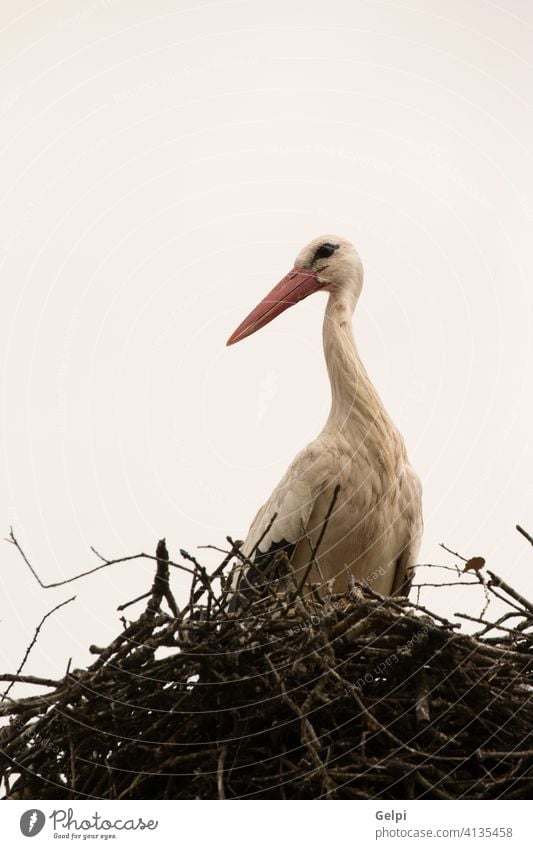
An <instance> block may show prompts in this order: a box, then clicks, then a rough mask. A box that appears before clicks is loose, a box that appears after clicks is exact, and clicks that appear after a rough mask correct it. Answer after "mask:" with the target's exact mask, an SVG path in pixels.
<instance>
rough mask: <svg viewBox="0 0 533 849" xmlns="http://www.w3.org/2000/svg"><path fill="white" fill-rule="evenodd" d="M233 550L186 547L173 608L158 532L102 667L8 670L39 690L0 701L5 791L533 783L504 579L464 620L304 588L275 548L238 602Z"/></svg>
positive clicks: (529, 616)
mask: <svg viewBox="0 0 533 849" xmlns="http://www.w3.org/2000/svg"><path fill="white" fill-rule="evenodd" d="M236 555H238V549H237V547H235V546H234V547H233V548H232V549H231V550H230V551H228V552H227V556H226V558H225V560H224V562H223V563H222V564H221V566H220V567H219V568H218V569H217V570H216V571H215V572H214V573H213V574H212V575H208V574H207V572H206V571H205V569H204V568H203V567H202V566H201V565H200V564H199V563H198V562H197V561H196V559H195V558H193V557H191V556H190V555H187V554H186V552H182V556H183V557H184V559H186V560H187V564H188V565H187V566H186V567H185V566H183V568H185V569H187V570H188V571H190V572H191V576H192V580H191V591H190V597H189V601H188V604H187V605H186V607H184V608H183V609H182V610H179V609H178V607H177V605H176V602H175V601H174V598H173V596H172V593H171V590H170V583H169V564H171V561H170V560H169V558H168V553H167V549H166V545H165V543H164V540H162V541H161V542H160V543H159V545H158V549H157V552H156V555H155V557H153V558H152V559H154V560H155V561H156V563H157V571H156V575H155V578H154V582H153V585H152V588H151V589H150V591H149V592H148V593H146V594H145V596H142V597H141V598H148V601H147V605H146V608H145V610H144V611H143V613H142V614H141V615H140V616H139V617H138V618H137V619H134V620H131V621H126V620H125V619H123V625H124V628H123V630H122V632H121V633H120V634H119V635H118V637H117V638H116V639H115V640H114V641H113V642H112V643H111V644H110V645H109V646H107V647H105V648H98V647H92V649H91V650H92V651H93V653H94V654H95V655H97V657H96V660H95V661H94V663H92V665H90V666H89V667H88V668H87V669H76V670H69V671H68V672H67V674H66V675H65V676H64V677H63V678H62V679H61V680H60V681H50V680H47V679H40V678H37V677H36V676H24V675H22V674H21V672H20V670H19V673H18V674H16V675H11V676H2V677H3V678H4V680H10V681H15V680H16V681H19V682H21V681H22V682H23V681H26V682H28V683H33V684H38V685H40V686H42V687H44V688H45V690H46V692H45V694H44V695H37V696H36V695H32V696H30V697H26V698H19V699H17V700H15V701H12V700H11V699H10V698H8V697H6V698H4V700H3V701H2V702H1V703H0V713H1V714H2V715H3V716H4V717H9V724H8V725H6V726H4V727H3V728H1V729H0V750H1V753H2V754H1V761H0V764H1V766H0V774H1V776H2V778H3V781H4V786H5V793H6V797H7V798H11V799H37V798H40V799H46V798H58V797H61V798H68V799H76V798H87V797H90V798H92V797H103V798H111V799H151V798H157V799H191V798H199V799H211V798H220V799H224V798H236V797H238V798H263V799H267V798H285V799H311V798H356V799H372V798H386V799H411V798H437V799H451V798H453V799H457V798H500V797H505V798H527V797H528V796H529V795H530V794H531V791H532V790H533V770H532V767H533V745H532V741H531V727H532V724H533V723H532V720H533V710H532V706H531V692H532V686H533V680H532V657H533V607H532V606H531V604H530V603H529V602H528V601H527V600H526V599H524V598H523V597H522V596H521V595H519V594H518V593H516V592H515V591H514V590H513V589H512V588H511V587H509V586H508V585H507V584H506V583H505V582H504V581H502V579H501V578H498V576H496V575H494V574H493V573H490V576H489V580H487V581H486V582H483V581H481V579H479V581H480V585H481V584H483V586H484V589H485V592H488V593H490V594H494V595H495V596H497V597H498V598H499V599H500V600H505V601H506V602H507V610H506V612H505V613H504V614H503V615H502V616H500V618H499V619H498V620H497V622H496V623H493V622H490V621H489V620H488V619H486V617H480V618H479V620H478V621H479V623H480V626H481V627H480V629H479V632H478V634H477V635H476V636H471V635H468V634H462V633H458V627H459V626H458V624H457V623H452V622H449V621H447V620H446V619H443V618H442V617H440V616H437V615H436V614H431V613H430V612H429V611H428V610H427V609H426V608H425V607H423V606H422V605H421V604H419V603H417V604H414V603H412V602H408V601H407V600H404V599H384V598H382V597H381V596H379V595H378V594H377V593H375V592H374V591H373V590H372V589H371V588H370V587H368V586H363V585H361V584H357V583H356V582H354V583H353V586H352V589H351V591H350V593H348V594H347V595H331V594H329V595H328V594H326V595H324V594H322V595H319V594H318V592H316V591H314V590H311V591H309V588H308V589H307V591H305V592H304V590H303V589H302V587H301V586H300V585H298V583H297V582H296V580H295V579H294V578H293V577H292V576H291V574H290V570H289V569H288V568H287V564H286V563H285V562H284V561H283V560H280V559H277V560H276V561H275V563H273V569H274V571H275V573H276V575H275V576H274V577H273V578H272V580H271V581H270V583H269V584H268V589H267V592H266V594H264V595H262V596H261V595H259V594H258V595H257V596H255V595H252V596H251V597H249V598H247V600H246V606H245V607H242V608H241V609H240V610H239V611H237V612H231V604H230V594H229V587H228V581H227V580H226V578H225V575H226V572H227V569H228V565H229V562H230V560H231V557H234V556H236ZM104 562H107V563H111V562H112V561H104ZM28 565H29V564H28ZM173 565H178V566H179V564H173ZM474 580H476V577H475V576H474ZM139 601H140V599H135V600H134V601H133V602H128V603H126V604H124V605H121V607H122V609H124V610H126V609H129V608H130V607H131V605H132V604H133V603H135V602H137V603H138V602H139ZM165 604H166V605H167V606H168V612H165V610H164V609H163V608H164V606H165Z"/></svg>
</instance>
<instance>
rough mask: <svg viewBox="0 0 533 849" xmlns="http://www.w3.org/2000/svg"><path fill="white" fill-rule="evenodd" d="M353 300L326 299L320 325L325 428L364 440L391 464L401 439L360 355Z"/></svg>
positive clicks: (338, 295)
mask: <svg viewBox="0 0 533 849" xmlns="http://www.w3.org/2000/svg"><path fill="white" fill-rule="evenodd" d="M354 307H355V303H353V302H350V300H349V298H348V296H347V295H346V294H345V293H342V292H341V293H339V292H338V290H337V291H335V292H333V293H332V294H331V295H330V296H329V299H328V303H327V306H326V313H325V316H324V325H323V340H324V355H325V358H326V365H327V369H328V374H329V380H330V384H331V410H330V414H329V417H328V420H327V422H326V425H325V428H324V431H325V432H329V433H333V434H339V433H343V434H344V435H345V436H346V437H347V438H348V439H349V440H350V442H355V444H357V445H358V444H360V443H361V442H364V443H365V445H366V446H367V448H368V449H370V450H371V454H372V455H373V456H375V457H377V458H380V462H381V463H383V464H384V465H385V466H386V467H387V466H389V465H390V460H391V452H392V449H393V444H394V443H396V441H397V439H400V440H401V437H400V436H399V434H398V432H397V430H396V428H395V426H394V425H393V423H392V421H391V419H390V418H389V416H388V414H387V412H386V410H385V408H384V406H383V403H382V401H381V399H380V397H379V395H378V394H377V392H376V390H375V389H374V387H373V385H372V383H371V381H370V378H369V377H368V374H367V372H366V369H365V367H364V365H363V363H362V362H361V359H360V357H359V354H358V351H357V348H356V345H355V341H354V337H353V332H352V315H353V311H354Z"/></svg>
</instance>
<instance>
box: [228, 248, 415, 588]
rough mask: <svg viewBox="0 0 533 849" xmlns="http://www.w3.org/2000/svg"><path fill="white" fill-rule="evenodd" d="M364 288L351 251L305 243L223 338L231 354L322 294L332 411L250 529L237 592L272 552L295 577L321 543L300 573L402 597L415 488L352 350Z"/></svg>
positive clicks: (408, 574)
mask: <svg viewBox="0 0 533 849" xmlns="http://www.w3.org/2000/svg"><path fill="white" fill-rule="evenodd" d="M362 285H363V267H362V264H361V260H360V259H359V255H358V254H357V251H356V250H355V248H354V247H353V245H352V244H351V243H350V242H348V241H347V240H346V239H342V238H339V237H338V236H321V237H320V238H317V239H313V241H312V242H310V244H309V245H307V247H305V248H304V249H303V250H302V251H301V252H300V253H299V254H298V256H297V258H296V262H295V265H294V268H293V269H292V271H290V272H289V274H287V276H286V277H284V278H283V280H282V281H281V282H280V283H278V285H277V286H275V287H274V289H272V291H271V292H270V293H269V294H268V295H267V296H266V297H265V298H264V299H263V300H262V301H261V303H260V304H259V305H258V306H257V307H256V308H255V309H254V310H252V312H251V313H250V314H249V315H248V316H247V318H245V319H244V321H243V322H242V323H241V324H240V325H239V327H238V328H237V329H236V330H235V332H234V333H233V334H232V335H231V336H230V338H229V339H228V342H227V344H228V345H233V344H235V342H239V341H240V340H241V339H244V338H245V337H246V336H250V335H251V334H252V333H255V331H256V330H259V328H261V327H264V325H265V324H268V323H269V322H270V321H272V319H274V318H276V316H278V315H280V313H282V312H283V311H284V310H286V309H288V308H289V307H291V306H293V305H294V304H296V303H298V301H301V300H303V299H304V298H306V297H307V296H308V295H311V294H313V292H319V291H322V290H323V291H326V292H327V293H328V301H327V304H326V312H325V316H324V325H323V342H324V355H325V359H326V365H327V369H328V374H329V380H330V384H331V410H330V413H329V416H328V419H327V421H326V424H325V425H324V427H323V429H322V431H321V432H320V433H319V435H318V436H317V437H316V439H314V440H313V441H312V442H310V443H309V445H307V446H306V448H304V449H303V450H302V451H300V453H299V454H298V455H297V456H296V457H295V459H294V460H293V462H292V463H291V465H290V466H289V468H288V469H287V471H286V473H285V475H284V476H283V478H282V479H281V481H280V482H279V484H278V485H277V486H276V488H275V489H274V492H273V493H272V495H271V496H270V498H269V499H268V501H266V503H265V504H264V505H263V506H262V507H261V509H260V510H259V512H258V513H257V515H256V517H255V519H254V520H253V522H252V525H251V527H250V530H249V532H248V536H247V538H246V540H245V542H244V545H243V546H242V549H241V551H242V554H244V555H245V557H246V558H247V559H248V560H249V561H250V562H252V563H253V567H252V568H250V567H246V566H243V565H239V566H237V568H236V569H235V573H234V578H233V585H232V586H233V588H234V589H235V590H237V589H238V591H239V592H241V591H243V592H245V591H246V588H247V586H248V587H249V585H250V584H255V585H257V584H258V583H260V582H261V564H262V563H263V564H264V562H265V556H266V555H268V557H270V556H271V555H272V554H273V553H274V552H276V551H285V552H286V553H287V556H288V557H289V559H290V562H291V566H292V568H293V569H294V570H295V571H296V572H297V579H298V575H299V576H302V577H303V575H305V573H306V572H307V571H308V568H307V567H308V564H309V563H310V555H311V552H312V551H313V549H314V548H315V547H316V545H317V543H318V542H319V540H320V545H319V548H318V551H317V552H316V556H315V563H316V565H313V566H312V568H311V570H310V571H309V573H308V574H309V579H310V580H312V581H313V582H318V583H325V582H330V581H331V582H332V584H330V586H333V588H334V590H335V591H336V592H346V591H347V590H348V588H349V577H350V575H352V576H353V577H354V578H355V579H356V580H358V581H362V582H366V583H367V584H368V585H369V586H370V587H371V588H372V589H374V590H375V591H377V592H379V593H381V594H383V595H402V594H405V595H407V594H408V592H409V588H410V582H411V578H412V573H413V567H414V563H415V560H416V557H417V554H418V549H419V546H420V538H421V533H422V507H421V486H420V482H419V480H418V477H417V476H416V474H415V472H414V471H413V469H412V468H411V466H410V465H409V461H408V459H407V453H406V450H405V445H404V441H403V439H402V437H401V435H400V433H399V431H398V430H397V429H396V427H395V425H394V424H393V422H392V421H391V419H390V418H389V415H388V414H387V412H386V410H385V408H384V406H383V403H382V402H381V399H380V397H379V395H378V394H377V392H376V390H375V389H374V387H373V385H372V383H371V381H370V379H369V377H368V375H367V373H366V370H365V367H364V366H363V363H362V362H361V359H360V357H359V354H358V351H357V348H356V345H355V341H354V338H353V334H352V315H353V312H354V309H355V306H356V304H357V301H358V298H359V295H360V294H361V289H362ZM336 488H338V489H337V498H336V499H334V493H335V491H336ZM332 504H333V507H332ZM330 508H331V515H330V516H329V519H328V521H327V523H325V519H326V517H327V514H328V510H330ZM324 525H325V529H324ZM321 534H322V539H320V535H321Z"/></svg>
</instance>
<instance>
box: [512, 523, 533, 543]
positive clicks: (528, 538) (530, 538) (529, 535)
mask: <svg viewBox="0 0 533 849" xmlns="http://www.w3.org/2000/svg"><path fill="white" fill-rule="evenodd" d="M516 530H517V531H518V533H519V534H522V536H523V537H525V539H527V541H528V542H529V543H531V545H533V537H532V536H531V534H528V532H527V531H525V530H524V529H523V528H522V527H521V525H517V526H516Z"/></svg>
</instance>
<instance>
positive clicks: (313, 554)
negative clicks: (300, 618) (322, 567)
mask: <svg viewBox="0 0 533 849" xmlns="http://www.w3.org/2000/svg"><path fill="white" fill-rule="evenodd" d="M339 492H340V484H337V486H336V487H335V489H334V490H333V497H332V499H331V502H330V505H329V507H328V512H327V513H326V518H325V519H324V522H323V523H322V527H321V528H320V533H319V535H318V539H317V541H316V544H315V547H314V548H313V550H312V552H311V556H310V558H309V563H308V564H307V568H306V570H305V572H304V576H303V578H302V580H301V581H300V583H299V584H298V594H301V592H302V589H303V586H304V584H305V582H306V581H307V578H308V577H309V573H310V572H311V569H312V568H313V566H314V564H315V559H316V555H317V552H318V549H319V548H320V545H321V543H322V539H323V537H324V534H325V533H326V528H327V526H328V522H329V520H330V517H331V514H332V513H333V508H334V507H335V502H336V501H337V496H338V495H339Z"/></svg>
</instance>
